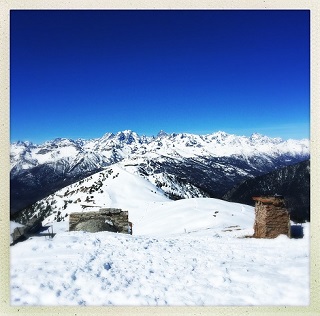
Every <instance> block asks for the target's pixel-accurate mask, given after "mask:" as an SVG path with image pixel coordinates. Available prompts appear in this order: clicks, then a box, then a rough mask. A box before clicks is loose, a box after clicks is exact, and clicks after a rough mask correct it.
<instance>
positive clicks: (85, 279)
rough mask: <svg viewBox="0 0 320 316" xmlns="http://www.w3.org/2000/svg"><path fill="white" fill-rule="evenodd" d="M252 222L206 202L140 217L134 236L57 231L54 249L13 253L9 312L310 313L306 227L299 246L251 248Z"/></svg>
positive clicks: (229, 206)
mask: <svg viewBox="0 0 320 316" xmlns="http://www.w3.org/2000/svg"><path fill="white" fill-rule="evenodd" d="M149 202H150V201H149ZM150 203H151V202H150ZM129 214H130V212H129ZM253 222H254V209H253V208H252V207H249V206H245V205H241V204H236V203H228V202H224V201H220V200H216V199H205V198H199V199H187V200H180V201H174V202H173V201H170V202H169V201H157V202H154V203H153V204H152V207H150V208H148V209H143V210H141V212H140V213H138V210H135V214H134V221H133V223H134V226H133V235H132V236H131V235H126V234H115V233H110V232H99V233H86V232H68V222H67V221H66V222H60V223H56V222H55V223H53V225H54V232H56V233H57V234H56V236H55V237H54V238H53V239H50V238H48V237H33V238H31V239H29V240H27V241H25V242H21V243H18V244H16V245H14V246H12V247H10V251H11V269H10V273H11V303H12V304H13V305H118V306H119V305H127V306H132V305H139V306H140V305H172V306H173V305H175V306H180V305H207V306H211V305H238V306H239V305H308V304H309V224H303V228H304V237H303V238H301V239H289V238H287V237H286V236H279V237H278V238H276V239H254V238H246V236H248V235H252V233H253V229H252V228H253ZM12 227H13V225H12Z"/></svg>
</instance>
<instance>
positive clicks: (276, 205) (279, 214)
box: [253, 196, 290, 238]
mask: <svg viewBox="0 0 320 316" xmlns="http://www.w3.org/2000/svg"><path fill="white" fill-rule="evenodd" d="M253 200H255V201H256V205H255V222H254V235H253V237H256V238H276V237H277V236H279V235H281V234H284V235H287V236H288V237H290V216H289V212H288V211H287V209H286V207H285V202H284V199H283V198H282V197H277V196H271V197H253Z"/></svg>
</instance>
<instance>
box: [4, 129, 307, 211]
mask: <svg viewBox="0 0 320 316" xmlns="http://www.w3.org/2000/svg"><path fill="white" fill-rule="evenodd" d="M10 158H11V173H10V180H11V190H10V199H11V210H10V211H11V214H14V213H16V212H18V211H20V210H22V209H24V208H25V207H27V206H29V205H31V204H33V203H35V202H36V201H38V200H40V199H42V198H44V197H46V196H48V195H50V194H52V193H54V192H55V191H57V190H59V189H61V188H64V187H66V186H67V185H70V184H72V183H75V182H77V181H79V180H81V179H85V178H86V177H88V176H91V175H93V174H95V173H97V172H99V171H103V170H104V168H106V167H108V166H111V165H113V164H115V163H118V162H123V163H124V164H127V165H133V166H135V167H136V169H137V172H138V173H139V174H140V176H143V177H145V178H146V179H149V180H150V179H154V181H157V187H160V188H162V190H163V191H164V192H167V194H168V195H169V196H170V197H171V198H174V199H178V198H184V197H186V196H187V197H194V196H210V197H222V196H223V195H224V194H225V193H226V192H227V191H229V190H230V189H231V188H232V187H233V186H234V185H236V184H237V183H239V182H241V181H243V180H245V179H248V178H252V177H255V176H258V175H260V174H263V173H267V172H270V171H272V170H274V169H276V168H279V167H283V166H288V165H291V164H294V163H296V162H299V161H302V160H305V159H308V158H309V141H308V140H287V141H283V140H282V139H280V138H269V137H266V136H262V135H260V134H253V135H252V136H251V137H244V136H236V135H232V134H227V133H225V132H216V133H213V134H208V135H195V134H186V133H180V134H176V133H173V134H166V133H165V132H160V133H159V134H158V135H157V136H155V137H146V136H139V135H138V134H136V133H134V132H132V131H123V132H119V133H117V134H112V133H107V134H105V135H104V136H103V137H101V138H98V139H93V140H82V139H79V140H70V139H55V140H53V141H48V142H45V143H44V144H41V145H35V144H32V143H29V142H17V143H13V144H12V145H11V157H10ZM169 187H170V188H171V189H166V188H169ZM172 188H175V189H172ZM181 188H184V189H183V192H184V193H183V194H182V195H181ZM188 190H189V191H188Z"/></svg>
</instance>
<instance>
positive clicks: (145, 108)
mask: <svg viewBox="0 0 320 316" xmlns="http://www.w3.org/2000/svg"><path fill="white" fill-rule="evenodd" d="M309 18H310V17H309V11H307V10H284V11H277V10H266V11H255V10H253V11H245V10H234V11H228V10H213V11H212V10H200V11H193V10H191V11H184V10H182V11H174V10H173V11H167V10H164V11H159V10H155V11H153V10H150V11H139V10H133V11H117V10H115V11H114V10H113V11H112V10H111V11H108V10H106V11H80V10H76V11H73V10H68V11H54V10H52V11H41V10H37V11H28V10H21V11H19V10H13V11H11V16H10V21H11V22H10V32H11V33H10V68H11V69H10V76H11V79H10V89H11V90H10V91H11V92H10V93H11V97H10V115H11V118H10V122H11V127H10V129H11V141H17V140H29V141H33V142H35V143H41V142H43V141H46V140H50V139H54V138H57V137H66V138H74V139H76V138H86V139H89V138H96V137H101V136H102V135H103V134H105V133H106V132H118V131H121V130H126V129H131V130H133V131H135V132H137V133H138V134H141V135H142V134H144V135H156V134H157V133H158V131H159V130H165V131H166V132H169V133H171V132H189V133H198V134H206V133H212V132H215V131H218V130H222V131H226V132H228V133H234V134H238V135H247V136H249V135H251V134H252V133H254V132H259V133H261V134H264V135H267V136H270V137H282V138H284V139H287V138H308V137H309V124H310V117H309V115H310V104H309V103H310V79H309V72H310V65H309V64H310V58H309V55H310V48H309V46H310V36H309V35H310V34H309V21H310V20H309Z"/></svg>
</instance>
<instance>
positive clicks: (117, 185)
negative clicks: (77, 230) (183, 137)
mask: <svg viewBox="0 0 320 316" xmlns="http://www.w3.org/2000/svg"><path fill="white" fill-rule="evenodd" d="M159 179H160V180H161V184H162V185H163V188H160V186H159V185H157V183H159V181H160V180H159ZM190 192H193V193H194V195H195V196H200V197H203V196H202V195H201V192H200V191H199V190H198V189H197V188H193V187H192V185H190V184H188V185H186V186H183V185H180V186H176V183H175V182H174V181H173V182H172V181H171V182H170V180H169V179H165V176H164V175H161V174H158V175H157V176H143V175H141V174H140V172H139V168H138V167H137V166H136V165H133V164H130V163H128V161H127V160H126V161H125V162H120V163H118V164H114V165H112V166H111V167H107V168H105V169H104V170H102V171H100V172H97V173H96V174H93V175H92V176H90V177H87V178H85V179H83V180H80V181H78V182H76V183H73V184H71V185H69V186H66V187H64V188H63V189H61V190H58V191H57V192H55V193H54V194H51V195H49V196H48V197H46V198H44V199H42V200H40V201H38V202H36V203H35V204H34V205H32V206H30V207H29V208H27V209H26V210H24V211H22V212H21V213H20V214H19V216H18V217H17V218H16V221H17V222H21V223H27V222H28V221H29V220H30V219H31V218H32V217H43V218H45V220H44V224H45V223H48V222H53V221H60V220H68V216H69V214H70V213H72V212H81V211H97V210H99V209H100V208H105V207H114V208H122V209H124V210H128V211H130V212H129V213H130V219H131V217H133V219H132V220H134V215H135V213H136V212H138V213H139V212H141V210H143V211H145V210H146V211H147V210H148V208H154V207H156V205H157V204H159V203H163V202H168V203H170V201H172V200H169V197H168V194H171V195H172V194H176V195H179V196H182V197H186V198H188V197H190V196H189V194H190ZM139 214H140V213H139Z"/></svg>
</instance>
